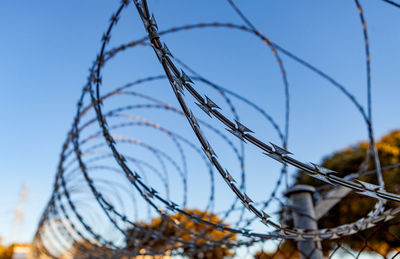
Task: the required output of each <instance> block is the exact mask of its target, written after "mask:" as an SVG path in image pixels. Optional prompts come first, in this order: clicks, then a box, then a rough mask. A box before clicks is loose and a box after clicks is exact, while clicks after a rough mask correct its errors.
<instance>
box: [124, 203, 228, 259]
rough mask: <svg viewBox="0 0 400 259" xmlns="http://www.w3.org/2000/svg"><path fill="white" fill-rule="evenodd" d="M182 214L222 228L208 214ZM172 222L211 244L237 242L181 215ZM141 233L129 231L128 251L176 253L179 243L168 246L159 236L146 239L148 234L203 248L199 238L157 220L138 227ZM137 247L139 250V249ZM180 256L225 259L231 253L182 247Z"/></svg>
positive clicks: (164, 220)
mask: <svg viewBox="0 0 400 259" xmlns="http://www.w3.org/2000/svg"><path fill="white" fill-rule="evenodd" d="M185 212H187V213H190V214H192V215H200V216H201V218H202V219H204V220H207V221H210V222H212V223H220V224H224V223H223V221H222V220H220V219H219V218H218V216H217V215H214V214H211V213H209V212H202V211H200V210H197V209H194V210H185ZM170 218H171V220H172V221H174V222H176V223H178V224H180V225H181V226H182V228H184V229H188V230H189V231H192V232H194V233H199V234H200V236H203V237H205V238H206V239H209V240H211V241H220V240H231V241H232V240H236V235H235V234H232V233H228V232H223V231H219V230H216V229H215V228H214V227H212V226H209V225H206V224H204V223H201V222H194V221H192V220H190V219H189V218H188V217H187V216H186V215H184V214H183V213H180V212H178V213H176V214H175V215H172V216H171V217H170ZM140 225H141V226H142V227H143V229H142V230H141V229H139V228H135V229H130V230H128V235H127V240H126V243H127V248H129V249H132V250H133V249H137V250H140V249H142V248H143V247H148V248H150V249H151V250H154V251H160V252H161V253H162V252H167V251H171V250H174V249H177V248H178V246H179V244H178V243H173V242H172V243H171V242H169V240H168V239H160V238H159V237H158V236H151V235H149V231H147V230H150V231H153V232H158V233H160V234H161V235H163V236H165V237H167V238H168V237H176V238H179V239H181V240H183V241H186V242H190V241H192V242H195V244H197V245H199V246H200V245H204V244H205V243H206V241H205V240H204V239H202V238H196V237H194V236H192V235H191V234H190V233H188V232H185V231H182V230H180V229H178V228H177V227H176V226H174V224H172V222H171V221H169V220H167V219H165V218H162V217H157V218H154V219H152V220H151V222H150V223H148V224H147V223H140ZM137 241H140V242H137ZM138 246H140V247H138ZM183 254H184V255H186V256H188V257H189V258H191V259H200V258H214V259H219V258H227V257H232V256H233V253H232V252H231V251H230V250H229V249H228V248H225V247H215V248H209V249H206V250H203V251H201V252H199V251H196V249H194V250H193V249H191V247H187V246H183Z"/></svg>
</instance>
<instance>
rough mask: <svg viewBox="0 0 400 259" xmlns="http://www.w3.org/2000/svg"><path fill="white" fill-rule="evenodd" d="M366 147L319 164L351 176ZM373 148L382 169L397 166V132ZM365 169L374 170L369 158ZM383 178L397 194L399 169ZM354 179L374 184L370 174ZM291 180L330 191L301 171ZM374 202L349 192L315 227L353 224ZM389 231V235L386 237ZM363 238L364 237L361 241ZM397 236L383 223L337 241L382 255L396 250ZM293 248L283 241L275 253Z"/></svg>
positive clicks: (326, 246)
mask: <svg viewBox="0 0 400 259" xmlns="http://www.w3.org/2000/svg"><path fill="white" fill-rule="evenodd" d="M368 146H369V145H368V143H367V142H362V143H359V144H357V145H353V146H350V147H348V148H346V149H344V150H341V151H339V152H335V153H333V154H332V155H330V156H328V157H325V158H324V159H323V161H322V164H321V165H322V166H323V167H325V168H329V169H331V170H334V171H336V172H339V173H338V174H337V175H338V176H340V177H344V176H346V175H348V174H350V173H355V172H357V171H359V169H360V167H361V166H362V164H363V162H364V161H365V158H366V155H367V151H368ZM376 146H377V149H378V153H379V159H380V162H381V166H382V167H386V166H390V165H394V164H397V163H400V130H397V131H393V132H391V133H389V134H387V135H386V136H384V137H382V139H381V140H380V141H379V142H378V143H377V144H376ZM365 167H366V168H367V169H368V170H373V169H374V168H375V166H374V162H373V159H370V161H369V163H368V164H366V165H365ZM383 178H384V181H385V188H386V190H387V191H389V192H393V193H400V167H394V168H392V169H389V170H385V172H384V173H383ZM358 179H359V180H362V181H365V182H368V183H375V184H376V183H377V178H376V175H375V174H374V173H371V174H368V175H366V176H362V177H360V178H358ZM295 180H296V181H295V183H296V184H307V185H312V186H315V187H328V188H320V190H322V191H320V193H321V194H324V193H326V192H327V191H328V190H329V189H331V187H329V186H327V185H326V183H324V182H322V181H319V180H317V179H315V178H312V177H311V176H309V175H307V174H306V173H304V172H301V171H299V172H298V173H297V175H296V179H295ZM376 202H377V200H376V199H372V198H368V197H365V196H361V195H359V194H357V193H355V192H350V193H349V194H348V195H347V196H346V197H345V198H344V199H342V200H341V201H340V202H339V203H338V204H336V205H335V206H334V207H333V208H332V209H331V210H330V211H329V212H328V213H327V214H326V215H324V216H323V217H322V218H321V219H320V220H319V221H318V227H319V228H331V227H336V226H339V225H342V224H346V223H350V222H354V221H356V220H358V219H360V218H361V217H365V216H366V215H367V213H368V212H369V211H371V210H372V209H373V208H374V205H375V203H376ZM396 206H398V204H397V205H396V204H395V203H393V202H388V204H387V205H386V208H393V207H396ZM338 215H340V216H338ZM377 230H379V231H377ZM389 231H390V233H391V234H389ZM363 237H367V238H366V239H365V238H363ZM397 237H400V226H399V225H394V224H393V223H390V222H384V223H381V224H380V225H379V228H374V229H369V230H365V231H363V232H362V237H361V236H359V235H356V236H350V237H344V238H342V239H341V243H342V244H344V245H347V246H348V247H350V248H351V249H353V250H360V249H364V250H365V251H377V252H379V253H380V254H382V255H384V256H386V255H387V254H388V253H389V252H391V251H393V250H395V249H396V248H400V241H399V239H398V238H397ZM366 241H367V242H368V246H365V243H366ZM335 243H336V241H329V240H327V241H324V242H322V246H323V251H324V253H325V254H327V253H328V252H329V251H330V250H332V249H333V247H334V245H335ZM293 246H295V243H294V242H288V241H285V242H283V244H282V245H281V247H280V248H279V251H277V252H279V253H281V254H285V253H287V252H288V251H292V250H293V249H294V247H293ZM263 255H266V254H263ZM259 258H268V257H259ZM274 258H278V257H274Z"/></svg>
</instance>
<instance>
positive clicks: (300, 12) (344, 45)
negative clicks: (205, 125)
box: [0, 0, 400, 241]
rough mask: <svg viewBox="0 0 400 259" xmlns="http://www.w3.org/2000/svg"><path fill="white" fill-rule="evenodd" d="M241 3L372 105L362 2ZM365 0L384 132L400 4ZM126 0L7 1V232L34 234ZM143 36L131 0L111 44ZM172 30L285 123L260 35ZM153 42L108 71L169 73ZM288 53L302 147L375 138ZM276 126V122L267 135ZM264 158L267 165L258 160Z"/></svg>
mask: <svg viewBox="0 0 400 259" xmlns="http://www.w3.org/2000/svg"><path fill="white" fill-rule="evenodd" d="M149 3H150V5H151V7H152V9H153V11H154V12H155V15H156V17H157V21H158V23H159V27H160V30H163V29H167V28H170V27H171V26H176V25H182V24H191V23H197V22H212V21H222V22H234V23H237V24H241V23H242V22H241V21H240V19H239V18H238V17H237V16H236V15H235V14H234V12H233V11H232V10H231V9H230V8H229V6H228V4H227V2H226V1H223V0H218V1H211V0H207V1H187V0H171V1H161V0H150V1H149ZM237 3H238V5H239V6H240V7H241V8H242V10H243V11H244V12H245V13H246V14H248V16H249V18H250V19H251V20H252V21H253V23H254V24H255V25H256V26H257V27H258V28H259V30H260V31H261V32H263V33H264V34H265V35H267V36H268V37H269V38H270V39H271V40H273V41H275V42H277V43H279V44H280V45H281V46H284V47H285V48H286V49H288V50H290V51H291V52H293V53H296V54H297V55H298V56H300V57H302V58H304V59H306V60H307V61H309V62H310V63H311V64H313V65H315V66H317V67H319V68H321V69H322V70H324V71H325V72H327V73H328V74H329V75H331V76H332V77H334V78H335V79H337V80H338V81H339V82H341V83H342V84H344V85H345V86H347V87H348V89H349V90H350V92H352V93H354V95H355V96H356V98H357V99H358V100H360V102H361V103H362V104H363V105H365V104H366V77H365V55H364V45H363V37H362V30H361V28H362V27H361V23H360V19H359V16H358V12H357V9H356V6H355V4H354V2H353V1H344V0H340V1H333V0H330V1H318V0H306V1H301V2H300V1H296V0H285V1H281V0H270V1H254V3H253V2H252V3H251V4H249V1H245V0H241V1H239V0H238V1H237ZM361 4H362V5H363V7H364V11H365V17H366V20H367V24H368V30H369V37H370V44H371V56H372V57H371V60H372V86H373V117H374V122H375V124H374V127H375V131H376V135H377V136H378V137H379V136H382V135H383V134H385V133H387V132H388V131H390V130H392V129H396V128H399V126H400V125H399V124H400V119H399V116H398V109H399V103H398V99H399V96H400V73H399V72H398V69H399V67H400V51H399V50H398V46H400V34H399V33H398V28H399V25H400V10H398V9H395V8H393V7H392V6H390V5H388V4H385V3H384V2H382V1H379V0H368V1H366V0H364V1H361ZM118 5H119V1H106V0H101V1H99V0H97V1H94V0H85V1H77V0H71V1H44V0H38V1H28V0H21V1H14V0H3V1H2V2H1V3H0V24H2V25H1V26H0V42H1V49H0V71H1V73H0V100H1V107H2V109H0V118H1V119H2V123H1V125H2V126H1V128H0V136H1V137H0V204H1V207H0V236H5V237H6V240H7V238H10V236H13V235H16V236H18V237H19V239H20V240H21V241H29V240H30V239H31V237H32V234H33V233H34V230H35V226H36V224H37V222H38V219H39V216H40V213H41V211H42V209H43V208H44V206H45V203H46V201H47V199H48V198H49V196H50V194H51V189H52V184H53V180H54V174H55V169H56V166H57V162H58V156H59V153H60V150H61V145H62V143H63V141H64V139H65V136H66V133H67V131H68V130H69V128H70V126H71V123H72V119H73V116H74V114H75V107H76V102H77V99H78V97H79V95H80V91H81V88H82V86H83V84H84V83H85V79H86V77H87V73H88V68H89V66H90V64H91V62H92V60H93V59H94V58H95V57H96V54H97V52H98V50H99V48H100V38H101V35H102V34H103V32H104V31H105V28H106V26H107V24H108V20H109V17H110V16H111V14H112V13H113V12H114V11H115V10H116V8H117V7H118ZM143 35H144V30H143V26H142V25H141V23H140V20H139V18H138V16H137V14H136V11H135V9H134V8H133V6H130V7H129V9H128V10H126V11H125V13H124V14H123V18H122V19H121V22H120V24H119V26H118V27H117V28H116V29H115V33H113V40H112V41H111V45H112V46H117V45H119V44H120V43H123V42H127V41H130V40H133V39H137V38H140V37H142V36H143ZM164 40H165V41H166V42H168V46H169V48H170V49H171V51H172V52H173V53H174V54H176V55H177V56H179V57H180V58H182V59H183V60H185V62H186V63H188V64H190V65H191V66H192V67H194V68H196V70H197V71H198V72H200V73H201V74H202V75H204V76H206V77H208V78H210V79H212V80H213V81H215V82H218V83H219V84H221V85H222V86H224V87H226V88H229V89H232V90H234V91H236V92H239V93H241V94H243V95H245V96H246V97H248V98H249V99H252V100H254V101H255V102H256V103H259V104H262V105H263V107H264V108H265V109H266V110H267V111H268V112H271V114H272V115H273V116H274V117H276V118H277V121H278V122H279V123H280V124H281V125H283V119H282V116H283V111H284V105H283V90H282V82H281V79H280V77H279V72H278V69H277V67H276V64H275V63H274V60H273V56H272V55H271V53H270V51H269V50H268V49H267V48H266V47H265V46H264V45H263V44H262V43H261V42H260V40H258V39H256V38H255V37H253V36H250V35H246V34H245V33H243V32H236V31H235V32H232V31H227V30H222V29H221V30H219V29H210V30H205V31H192V32H185V33H182V34H174V35H168V36H166V37H165V38H164ZM149 53H150V52H149V51H148V50H144V48H141V47H140V48H138V49H137V50H135V51H132V52H129V53H128V54H127V55H126V56H124V57H121V58H118V60H117V61H118V62H113V63H112V64H110V67H109V68H107V70H106V72H107V73H109V75H110V76H109V77H108V79H106V80H109V81H108V82H112V83H113V87H115V86H119V85H121V84H123V83H124V82H128V81H134V80H135V79H137V78H140V77H143V76H146V75H151V74H153V75H154V74H156V75H158V74H161V73H162V71H161V69H160V67H159V65H158V64H157V63H156V62H155V57H154V56H151V53H150V54H149ZM283 60H284V62H285V67H286V69H287V74H288V78H289V84H290V95H291V97H292V104H291V108H292V113H291V130H290V137H289V147H291V151H292V152H293V153H295V154H296V156H297V157H298V158H301V159H304V160H305V161H320V160H321V158H322V157H323V156H325V155H327V154H329V153H330V152H331V151H333V150H338V149H341V148H343V147H345V146H346V145H349V144H354V143H357V142H358V141H361V140H364V139H366V129H365V126H364V124H363V121H362V120H361V117H360V116H359V114H358V113H357V111H356V109H355V108H354V107H353V106H352V105H351V104H350V102H349V101H348V100H347V99H346V98H345V97H344V96H343V95H342V94H341V93H339V91H337V89H335V88H334V87H333V86H331V85H330V84H329V83H327V82H325V81H324V80H322V79H321V78H320V77H318V76H316V75H315V74H313V73H312V72H309V71H308V70H306V69H304V68H303V67H301V66H299V65H298V64H296V63H295V62H293V61H291V60H289V59H288V58H286V57H283ZM138 61H140V62H142V63H140V62H138ZM264 86H267V87H264ZM105 91H106V90H105ZM154 94H156V93H154ZM155 96H157V95H155ZM171 100H172V99H171ZM242 116H244V117H245V118H246V119H247V120H248V123H249V124H250V125H252V126H254V128H257V130H258V131H256V132H260V131H262V130H263V128H262V127H263V125H258V121H257V118H253V117H252V116H253V115H252V114H251V113H246V112H244V113H243V115H242ZM159 119H160V120H162V118H159ZM270 132H272V131H271V129H270V128H268V129H266V133H265V134H266V135H268V134H269V133H270ZM271 138H272V140H276V139H277V137H276V136H273V137H271ZM258 167H260V168H261V167H262V166H261V165H255V166H254V168H255V169H257V168H258ZM265 180H266V181H267V180H268V179H265ZM24 183H25V184H26V185H27V187H28V188H29V195H28V199H27V202H26V208H25V223H24V228H23V230H22V231H21V233H19V234H18V233H14V234H12V232H13V231H12V230H11V229H10V228H11V227H10V226H11V223H12V221H13V209H14V208H15V206H16V204H17V202H18V194H19V191H20V189H21V187H22V185H23V184H24ZM258 194H259V193H258ZM260 195H262V194H260ZM14 232H15V231H14Z"/></svg>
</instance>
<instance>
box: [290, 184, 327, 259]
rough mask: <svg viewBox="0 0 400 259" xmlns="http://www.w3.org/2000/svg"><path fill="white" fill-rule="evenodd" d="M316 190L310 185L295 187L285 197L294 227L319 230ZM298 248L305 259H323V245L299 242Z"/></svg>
mask: <svg viewBox="0 0 400 259" xmlns="http://www.w3.org/2000/svg"><path fill="white" fill-rule="evenodd" d="M314 192H315V188H314V187H312V186H309V185H301V184H300V185H295V186H294V187H292V188H291V189H289V190H288V191H287V192H286V193H285V195H286V197H288V198H289V200H290V203H291V204H290V205H291V208H293V209H292V215H293V221H294V226H295V227H296V228H301V229H309V230H312V229H313V230H316V229H318V225H317V220H316V218H315V211H314V205H313V200H312V194H313V193H314ZM297 247H298V249H299V251H300V256H301V258H303V259H322V258H323V255H322V249H321V243H320V242H318V241H313V240H305V241H298V242H297Z"/></svg>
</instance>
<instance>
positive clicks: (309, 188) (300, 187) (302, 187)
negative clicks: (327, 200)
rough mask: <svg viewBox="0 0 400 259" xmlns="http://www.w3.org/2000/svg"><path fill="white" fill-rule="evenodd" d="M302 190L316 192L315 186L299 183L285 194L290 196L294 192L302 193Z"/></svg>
mask: <svg viewBox="0 0 400 259" xmlns="http://www.w3.org/2000/svg"><path fill="white" fill-rule="evenodd" d="M301 192H309V193H311V194H313V193H314V192H315V188H314V187H313V186H311V185H305V184H297V185H295V186H293V187H291V188H289V189H288V190H287V191H286V192H285V196H286V197H290V196H291V195H292V194H295V193H301Z"/></svg>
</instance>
